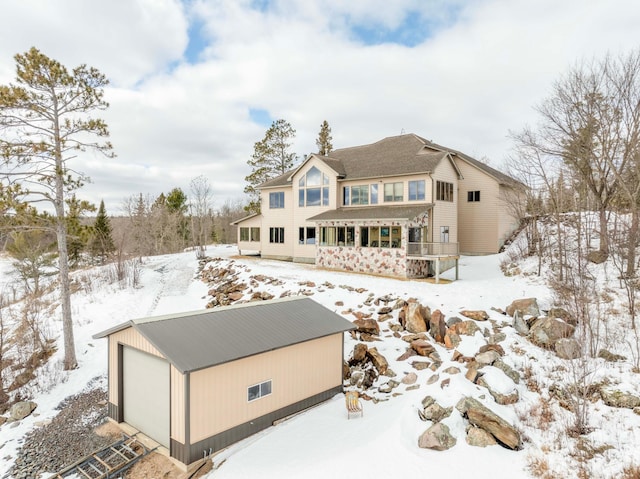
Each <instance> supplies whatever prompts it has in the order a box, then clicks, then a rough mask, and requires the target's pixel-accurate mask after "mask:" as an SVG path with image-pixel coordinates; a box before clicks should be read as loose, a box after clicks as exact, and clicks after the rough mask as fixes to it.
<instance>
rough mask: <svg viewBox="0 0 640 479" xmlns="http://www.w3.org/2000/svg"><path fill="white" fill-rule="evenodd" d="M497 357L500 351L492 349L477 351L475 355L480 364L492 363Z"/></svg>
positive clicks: (498, 357)
mask: <svg viewBox="0 0 640 479" xmlns="http://www.w3.org/2000/svg"><path fill="white" fill-rule="evenodd" d="M498 359H500V353H499V352H497V351H493V350H490V351H485V352H483V353H478V354H476V357H475V360H476V362H477V363H478V364H481V365H485V364H493V363H494V362H496V361H497V360H498Z"/></svg>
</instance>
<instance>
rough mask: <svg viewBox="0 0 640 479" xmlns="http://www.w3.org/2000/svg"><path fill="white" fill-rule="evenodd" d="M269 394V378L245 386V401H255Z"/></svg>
mask: <svg viewBox="0 0 640 479" xmlns="http://www.w3.org/2000/svg"><path fill="white" fill-rule="evenodd" d="M269 394H271V379H269V380H268V381H265V382H263V383H260V384H254V385H253V386H249V387H248V388H247V401H249V402H251V401H255V400H256V399H260V398H261V397H264V396H268V395H269Z"/></svg>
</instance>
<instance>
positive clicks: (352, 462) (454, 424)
mask: <svg viewBox="0 0 640 479" xmlns="http://www.w3.org/2000/svg"><path fill="white" fill-rule="evenodd" d="M236 253H237V249H236V248H235V247H233V246H216V247H209V249H208V251H207V254H208V256H210V257H211V258H223V259H222V260H220V261H218V262H217V263H215V266H216V267H219V266H221V265H230V266H231V267H233V268H235V269H236V270H238V271H239V275H240V278H241V280H246V281H247V282H248V281H249V277H250V276H251V275H258V274H259V275H264V276H269V277H274V278H278V279H279V280H280V283H279V284H275V285H274V284H271V285H269V284H266V283H265V284H264V285H261V290H264V291H268V292H270V293H271V294H274V295H275V296H276V297H278V296H279V295H281V294H282V293H283V292H291V293H297V292H301V291H303V290H306V291H308V292H310V293H313V294H312V296H311V297H312V298H313V299H314V300H315V301H317V302H319V303H320V304H323V305H324V306H326V307H327V308H329V309H331V310H332V311H336V312H337V313H339V314H341V313H343V312H345V311H347V310H349V309H350V308H351V309H353V310H357V311H363V312H368V311H373V310H375V309H376V308H375V307H373V306H372V307H369V306H367V305H366V304H364V302H365V301H366V300H367V298H368V297H369V296H370V295H374V296H375V297H381V296H385V295H389V296H391V297H393V298H403V299H408V298H416V299H418V300H419V301H420V302H421V303H422V304H424V305H427V306H429V307H430V308H431V310H432V311H433V310H435V309H440V310H441V311H442V312H443V313H444V315H445V318H450V317H451V316H459V315H460V311H461V310H463V309H472V310H474V309H481V310H485V311H486V312H487V313H489V315H490V317H491V319H492V320H495V321H496V322H497V323H498V324H504V325H505V326H504V327H503V328H502V331H503V332H505V333H506V334H507V339H506V340H505V341H504V342H503V343H502V345H503V347H504V348H505V350H506V351H507V355H506V356H505V358H506V359H505V361H506V362H509V363H510V364H511V365H512V366H514V367H516V368H517V369H518V370H520V371H524V370H525V369H528V370H529V371H535V373H536V374H538V375H540V377H539V379H538V382H539V383H540V384H541V385H542V386H547V387H548V386H549V384H551V383H552V382H553V378H554V377H561V376H562V374H563V373H562V368H563V367H565V373H564V374H565V376H566V366H563V362H562V360H559V359H558V358H556V357H555V355H553V354H551V353H549V352H546V351H543V350H541V349H539V348H537V347H535V346H533V345H531V344H530V343H529V342H528V341H527V340H526V339H524V338H522V337H520V336H518V335H517V334H516V333H515V331H514V330H513V329H512V328H511V327H510V326H509V324H510V318H508V317H506V316H504V315H502V314H501V313H500V312H498V311H495V310H494V309H492V308H500V309H504V308H505V307H506V306H507V305H508V304H510V303H511V302H512V301H513V300H514V299H518V298H525V297H536V298H538V302H539V304H540V306H541V308H543V309H546V308H548V307H549V306H551V302H552V298H551V294H550V292H549V290H548V289H547V287H546V286H545V285H544V282H543V281H542V280H541V279H540V278H537V277H535V276H511V277H506V276H504V275H503V274H502V272H501V271H500V267H499V265H500V261H501V258H502V255H492V256H476V257H462V258H461V260H460V280H459V281H453V282H451V283H448V284H438V285H436V284H432V283H429V282H427V281H423V280H415V281H403V280H395V279H389V278H383V277H375V276H367V275H356V274H348V273H341V272H333V271H326V270H321V269H317V268H315V267H314V266H311V265H302V264H292V263H287V262H278V261H267V260H261V259H258V258H236V257H234V255H236ZM6 263H7V261H6V260H4V261H3V260H0V274H1V275H2V276H3V278H2V280H0V282H2V281H4V280H5V279H6V274H7V271H8V268H7V267H6ZM197 265H198V262H197V260H196V258H195V255H194V253H192V252H189V253H182V254H176V255H166V256H158V257H151V258H146V259H145V260H144V262H143V264H142V271H141V280H140V286H139V287H138V288H135V289H133V288H125V289H121V288H119V287H118V286H117V285H114V284H108V283H107V282H106V281H101V279H100V269H99V268H96V269H93V270H91V271H86V272H79V273H76V276H77V277H78V278H79V279H78V281H79V283H81V284H84V285H85V287H83V288H81V289H80V291H78V292H77V293H76V294H74V296H73V298H72V307H73V311H74V320H75V324H76V327H75V335H76V347H77V353H78V360H79V368H78V369H77V370H75V371H72V372H64V371H62V370H61V358H62V351H58V352H56V354H55V355H54V356H53V357H52V358H51V360H50V363H49V366H48V367H47V369H45V370H43V371H41V374H46V375H48V376H49V377H50V382H56V383H57V384H55V385H50V386H47V387H44V386H42V387H39V388H38V389H34V390H33V396H34V397H33V399H34V400H35V401H36V402H37V403H38V408H37V410H36V412H37V413H38V416H30V417H28V418H26V419H24V420H23V421H21V422H20V423H19V425H18V426H17V427H10V426H9V425H5V426H2V427H1V428H0V477H2V476H3V475H4V473H5V472H6V471H8V469H9V468H10V467H11V464H12V459H13V458H15V457H16V453H17V449H18V448H19V446H20V442H21V440H22V438H23V436H24V435H25V434H26V433H27V432H28V431H29V430H31V429H32V428H34V427H37V426H36V423H37V422H39V421H42V420H44V419H46V418H48V417H52V416H53V415H54V414H55V413H56V411H55V410H54V408H55V406H56V405H57V404H58V403H59V402H60V401H61V400H62V399H64V398H65V397H66V396H68V395H71V394H75V393H77V392H78V391H80V390H82V389H83V388H84V387H85V385H86V384H87V383H88V382H89V381H90V380H91V379H92V378H95V377H96V376H104V375H106V370H107V348H106V346H107V344H106V341H105V340H98V341H96V340H93V339H92V338H91V336H92V335H93V334H95V333H96V332H99V331H102V330H104V329H107V328H109V327H111V326H113V325H115V324H119V323H121V322H123V321H125V320H127V319H131V318H137V317H145V316H151V315H161V314H167V313H173V312H180V311H192V310H197V309H202V308H204V307H205V305H206V303H207V302H208V300H209V298H208V297H207V289H208V288H207V286H206V285H205V284H203V283H202V282H200V281H199V280H197V279H194V276H195V272H196V269H197ZM82 275H86V278H87V279H86V280H84V281H82V280H81V279H80V276H82ZM89 275H90V276H89ZM452 275H453V272H448V273H445V275H444V278H452ZM89 277H91V278H93V280H89V279H88V278H89ZM309 281H312V282H313V283H314V284H313V286H310V285H309V283H308V282H309ZM331 286H334V287H331ZM353 288H363V289H364V291H362V292H356V291H352V289H353ZM337 302H342V303H343V304H342V305H340V306H336V303H337ZM396 314H397V312H396ZM345 317H347V318H349V319H355V318H354V317H353V316H352V315H350V314H345ZM487 324H489V323H487ZM381 327H382V329H383V330H384V329H385V323H381ZM49 328H50V331H52V333H53V335H54V336H57V337H58V339H59V343H61V336H60V329H61V325H60V324H59V321H56V322H53V323H51V324H50V325H49ZM476 334H477V336H476V337H464V338H463V343H462V344H461V345H460V348H459V349H460V350H461V352H463V353H465V350H469V354H471V355H472V354H473V353H475V352H476V351H477V348H478V346H479V344H480V342H481V341H482V338H481V337H480V336H481V334H480V333H476ZM382 336H383V337H384V340H383V341H380V342H376V343H375V344H372V345H375V346H376V347H377V348H378V350H379V351H380V352H381V353H382V354H383V355H385V357H386V358H387V360H388V361H389V363H390V367H391V369H393V370H394V371H395V372H396V373H397V375H398V377H397V378H396V379H400V378H402V377H403V376H404V373H407V372H411V371H413V368H411V366H410V362H411V361H396V358H397V357H398V356H400V355H401V354H402V353H403V352H404V351H405V346H406V343H404V342H403V341H402V340H400V339H397V338H393V337H391V334H390V333H389V332H384V331H383V333H382ZM357 342H358V341H355V340H353V339H351V337H350V336H348V335H347V336H346V337H345V357H349V355H350V354H351V352H352V350H353V347H354V345H355V344H356V343H357ZM438 350H439V351H441V356H442V358H443V360H444V362H443V365H442V367H441V368H440V369H439V371H438V372H439V374H440V380H439V381H437V382H435V383H433V384H431V385H427V379H428V378H429V376H431V375H432V374H434V373H433V372H432V371H430V370H424V371H420V372H419V380H418V382H417V384H420V388H418V389H416V390H406V388H405V386H404V385H402V386H400V387H399V388H397V389H396V390H394V391H395V392H400V393H402V394H400V395H398V396H395V397H389V399H388V400H386V401H380V402H378V403H377V404H374V403H373V402H372V401H365V402H364V417H363V418H354V419H351V420H347V418H346V412H345V407H344V398H343V396H342V395H338V396H336V397H334V398H333V399H332V400H330V401H328V402H326V403H323V404H321V405H319V406H317V407H315V408H313V409H311V410H308V411H306V412H304V413H302V414H299V415H298V416H296V417H294V418H292V419H290V420H287V421H285V422H283V423H281V424H279V425H277V426H275V427H272V428H269V429H267V430H265V431H262V432H261V433H258V434H256V435H254V436H252V437H250V438H247V439H245V440H244V441H241V442H239V443H237V444H235V445H233V446H231V447H230V448H228V449H227V450H225V451H223V452H222V453H220V454H218V455H217V456H215V458H214V466H215V467H216V470H215V471H213V472H212V473H210V475H209V477H211V478H214V477H215V478H244V477H252V476H259V477H267V478H282V477H299V476H304V477H305V478H328V477H334V478H341V477H354V476H358V477H368V478H383V477H384V478H387V477H415V476H416V475H420V476H424V475H428V476H430V477H473V478H477V479H481V478H496V477H509V478H521V477H522V478H525V477H531V475H530V472H529V471H528V469H527V466H528V464H531V462H532V458H534V459H535V458H536V457H544V458H545V461H547V462H548V464H549V465H550V467H552V469H553V470H554V471H563V472H562V473H560V474H558V473H557V472H556V473H555V475H554V476H550V477H561V476H564V477H577V471H576V470H575V469H574V468H573V467H572V466H571V462H570V460H569V456H568V452H569V451H570V450H572V448H573V447H574V441H572V440H571V439H569V438H567V435H566V426H567V423H568V421H569V419H568V417H569V416H568V415H567V414H568V413H567V412H566V411H564V410H562V409H561V408H558V407H557V406H553V407H552V414H553V417H554V422H553V424H550V425H543V424H539V425H536V424H535V423H536V418H537V417H538V416H536V415H535V414H533V413H532V412H531V411H539V410H540V404H541V398H542V396H543V395H544V391H543V392H542V393H540V394H539V393H537V392H532V391H529V390H528V389H527V386H526V384H525V381H521V382H520V384H519V385H518V391H519V393H520V401H519V402H518V403H517V404H515V405H512V406H500V405H497V404H495V403H493V402H492V399H491V397H490V396H489V395H488V394H487V392H486V390H484V389H483V388H480V387H479V386H476V385H474V384H473V383H471V382H469V381H468V380H466V379H465V378H464V369H463V373H462V374H458V375H451V376H450V384H449V386H448V387H446V388H442V387H441V386H440V382H441V381H442V379H444V378H446V377H449V375H447V374H446V373H442V370H443V369H445V368H447V367H448V366H452V365H455V366H458V367H461V366H462V365H460V363H457V362H453V361H451V360H450V356H451V352H450V351H449V352H447V351H446V350H445V349H444V348H440V347H439V346H438ZM462 368H463V366H462ZM629 370H630V368H629V367H628V365H626V363H625V365H618V363H613V365H612V364H609V363H607V364H603V365H602V368H601V370H600V372H599V374H600V375H601V376H605V375H606V376H607V377H608V378H609V379H610V380H611V381H612V382H613V383H614V384H615V383H618V385H621V386H624V387H625V388H626V389H628V390H632V391H636V393H637V391H638V386H639V384H640V380H639V379H638V377H637V376H640V375H632V374H631V373H629ZM414 372H415V371H414ZM310 374H313V372H312V371H310ZM554 375H555V376H554ZM381 379H382V378H381ZM39 382H40V383H41V384H45V383H46V381H39ZM378 384H380V383H378ZM426 395H431V396H433V397H434V398H435V399H436V400H437V401H438V402H439V403H440V404H441V405H443V406H445V407H447V406H455V404H456V403H457V401H458V400H459V399H460V398H461V397H462V396H464V395H470V396H474V397H477V398H480V399H481V400H482V401H484V402H485V403H486V404H488V405H489V406H490V407H491V409H493V410H494V411H495V412H497V413H498V414H500V415H501V416H502V417H504V418H505V419H507V420H508V421H510V422H512V423H514V424H515V425H516V426H517V427H518V428H519V429H520V430H521V431H522V433H523V436H524V437H525V442H524V448H523V450H521V451H510V450H507V449H505V448H502V447H500V446H491V447H487V448H477V447H472V446H469V445H467V444H466V442H465V440H464V427H465V424H464V422H463V419H462V418H461V417H460V415H459V414H457V413H456V412H455V411H454V414H452V415H451V416H450V417H449V418H447V419H445V420H444V422H445V423H446V424H447V425H448V426H449V428H450V429H451V431H452V433H453V435H454V436H455V437H457V439H458V441H457V444H456V445H455V446H454V447H453V448H452V449H450V450H448V451H444V452H436V451H431V450H426V449H420V448H418V445H417V444H418V437H419V435H420V434H421V433H422V432H423V431H424V430H425V429H427V427H428V425H429V423H425V422H423V421H421V420H420V419H419V417H418V414H417V411H418V408H420V407H421V401H422V399H423V398H424V397H425V396H426ZM374 396H380V397H382V395H381V394H378V395H375V394H374ZM386 397H388V395H387V396H386ZM536 414H537V413H536ZM542 417H543V416H540V418H541V419H540V420H541V421H542V420H543V419H542ZM544 417H545V418H546V417H548V416H544ZM593 421H594V424H593V426H594V432H593V433H592V437H591V439H592V441H594V442H597V443H606V444H611V445H612V448H611V449H609V450H605V451H604V452H603V453H602V454H601V455H600V456H599V457H597V458H596V459H594V460H593V461H592V462H591V463H590V465H589V467H590V468H591V472H592V476H591V477H616V474H617V473H618V472H619V468H620V464H623V463H624V464H629V463H631V462H634V461H635V462H636V463H637V464H640V447H638V445H640V432H639V431H640V416H638V415H634V414H633V413H632V412H631V410H613V409H612V408H609V407H606V406H604V405H603V404H602V403H600V404H599V405H596V409H595V412H594V416H593ZM621 461H624V462H621ZM616 465H617V466H616ZM616 467H618V469H616Z"/></svg>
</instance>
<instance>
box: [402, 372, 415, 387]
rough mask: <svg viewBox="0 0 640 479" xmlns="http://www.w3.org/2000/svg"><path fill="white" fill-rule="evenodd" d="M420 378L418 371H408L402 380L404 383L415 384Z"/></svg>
mask: <svg viewBox="0 0 640 479" xmlns="http://www.w3.org/2000/svg"><path fill="white" fill-rule="evenodd" d="M417 380H418V375H417V374H416V373H407V374H406V375H405V376H404V377H403V378H402V379H401V380H400V382H401V383H402V384H409V385H410V384H414V383H415V382H416V381H417Z"/></svg>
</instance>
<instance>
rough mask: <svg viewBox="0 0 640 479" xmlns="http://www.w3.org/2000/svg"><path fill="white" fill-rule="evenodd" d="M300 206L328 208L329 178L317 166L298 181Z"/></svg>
mask: <svg viewBox="0 0 640 479" xmlns="http://www.w3.org/2000/svg"><path fill="white" fill-rule="evenodd" d="M298 187H299V188H300V190H299V191H298V206H301V207H304V206H320V205H322V206H327V205H328V204H329V176H328V175H325V174H324V173H322V172H321V171H320V170H319V169H318V168H316V167H315V166H313V167H311V168H310V169H309V171H307V173H306V174H305V175H304V176H303V177H302V178H300V181H298Z"/></svg>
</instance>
